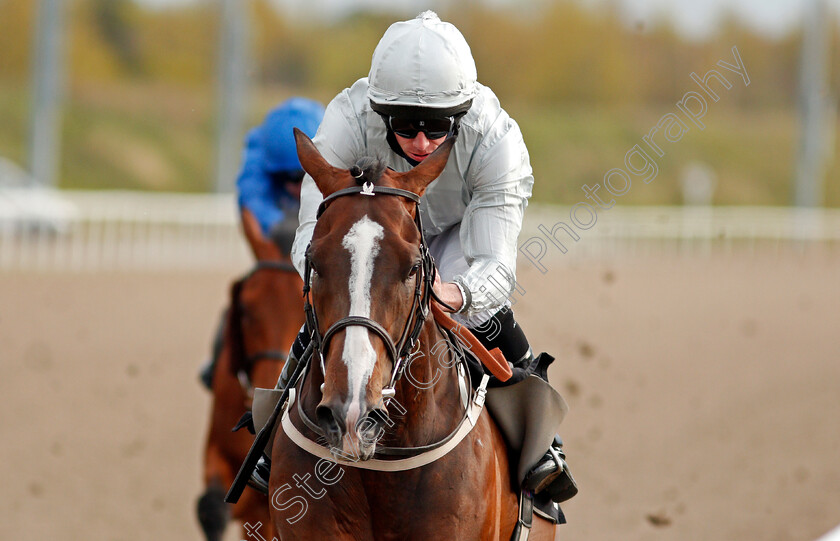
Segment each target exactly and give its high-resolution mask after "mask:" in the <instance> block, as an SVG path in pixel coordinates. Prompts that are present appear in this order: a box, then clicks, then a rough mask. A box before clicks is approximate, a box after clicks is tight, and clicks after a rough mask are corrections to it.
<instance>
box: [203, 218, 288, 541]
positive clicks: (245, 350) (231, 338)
mask: <svg viewBox="0 0 840 541" xmlns="http://www.w3.org/2000/svg"><path fill="white" fill-rule="evenodd" d="M242 223H243V229H244V231H245V237H246V238H247V239H248V243H249V244H250V246H251V249H252V251H253V253H254V256H255V257H256V259H257V263H256V266H255V267H254V268H253V269H252V270H251V272H250V273H248V274H247V275H245V276H244V277H243V278H241V279H240V280H238V281H236V282H235V283H234V284H233V285H232V287H231V295H230V307H229V309H228V311H227V315H226V318H225V330H224V343H223V344H224V345H223V348H222V350H221V353H220V355H219V359H218V364H217V366H216V370H215V374H214V377H213V389H212V391H213V405H212V409H211V412H210V427H209V430H208V435H207V445H206V448H205V453H204V484H205V487H206V491H205V493H204V495H203V496H202V497H201V498H200V499H199V504H198V515H199V522H200V523H201V525H202V528H203V530H204V533H205V535H206V537H207V539H208V540H209V541H217V540H220V539H221V538H222V533H223V532H224V529H225V526H226V525H227V522H228V521H229V520H230V517H231V516H232V517H233V518H234V519H237V520H239V521H241V522H242V523H243V525H245V524H250V525H251V526H256V525H257V524H261V526H259V527H258V531H259V532H260V534H261V535H262V536H263V537H264V538H265V539H269V540H270V539H271V537H272V535H271V531H272V529H271V526H270V517H269V513H268V500H267V499H266V497H265V496H263V495H262V494H260V493H258V492H257V491H255V490H246V491H245V493H244V494H243V495H242V498H241V499H240V501H239V502H238V503H237V504H235V505H233V506H231V507H228V505H229V504H226V503H224V495H225V492H226V491H227V488H228V486H230V484H231V482H232V481H233V478H234V475H235V474H236V472H237V471H238V469H239V466H240V465H241V464H242V461H243V460H244V459H245V455H246V454H247V453H248V449H249V448H250V446H251V442H252V441H253V437H252V436H251V434H249V433H247V430H241V431H238V432H231V429H232V428H233V427H234V426H235V425H236V423H237V421H239V419H240V418H241V416H242V415H243V414H244V413H245V412H246V411H248V410H249V409H250V407H251V398H252V393H253V388H254V387H268V388H272V387H274V386H275V385H276V384H277V378H278V377H279V375H280V371H281V370H282V368H283V364H284V363H285V361H286V358H287V356H288V350H287V348H289V347H290V346H291V344H292V342H293V341H294V339H295V336H296V335H297V332H298V330H299V329H300V326H301V325H302V324H303V315H302V311H303V304H302V300H301V294H300V292H301V288H302V286H303V284H302V282H301V279H300V277H299V276H298V274H297V272H296V271H295V269H294V267H293V266H292V265H291V262H290V261H289V257H288V255H287V254H284V253H282V252H281V250H280V249H279V248H278V246H277V245H276V244H275V243H274V242H272V241H271V240H269V239H267V238H266V237H264V236H263V235H262V232H261V230H260V227H259V225H258V223H257V221H256V219H255V218H254V217H253V215H251V214H250V213H249V212H248V211H244V212H243V213H242ZM246 528H247V527H246ZM244 535H246V536H247V535H248V532H244ZM243 538H245V539H248V538H249V537H243Z"/></svg>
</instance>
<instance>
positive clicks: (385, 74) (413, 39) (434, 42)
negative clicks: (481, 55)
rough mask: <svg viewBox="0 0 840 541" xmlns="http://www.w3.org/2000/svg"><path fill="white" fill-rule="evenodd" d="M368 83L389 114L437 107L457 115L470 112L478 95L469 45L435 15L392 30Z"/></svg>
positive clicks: (374, 101)
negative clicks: (473, 100)
mask: <svg viewBox="0 0 840 541" xmlns="http://www.w3.org/2000/svg"><path fill="white" fill-rule="evenodd" d="M368 85H369V86H368V94H367V95H368V98H369V99H370V104H371V107H372V108H373V110H374V111H376V112H378V113H380V114H384V115H395V114H396V115H400V114H405V113H406V112H409V114H410V113H411V112H412V111H415V112H416V113H418V114H419V111H423V112H425V114H426V115H428V113H429V109H433V110H434V113H435V116H438V115H439V116H452V115H456V114H459V113H464V112H466V111H467V110H468V109H469V108H470V105H471V103H472V99H473V98H474V97H475V95H476V94H477V92H478V88H477V84H476V70H475V61H474V60H473V57H472V52H471V51H470V46H469V45H467V41H466V40H465V39H464V36H463V35H461V32H459V31H458V29H457V28H455V26H453V25H452V24H450V23H447V22H443V21H441V20H440V19H439V18H438V16H437V14H436V13H435V12H433V11H425V12H423V13H421V14H420V15H418V16H417V17H416V18H415V19H411V20H408V21H401V22H397V23H394V24H392V25H391V26H390V27H389V28H388V30H387V31H386V32H385V35H384V36H382V39H381V40H379V44H378V45H377V46H376V49H375V50H374V51H373V59H372V61H371V66H370V74H369V75H368ZM417 110H419V111H417Z"/></svg>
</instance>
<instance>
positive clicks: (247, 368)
mask: <svg viewBox="0 0 840 541" xmlns="http://www.w3.org/2000/svg"><path fill="white" fill-rule="evenodd" d="M262 270H270V271H277V272H297V270H296V269H295V268H294V266H293V265H292V264H291V263H287V262H285V261H257V263H256V264H255V265H254V267H253V268H252V269H251V270H250V271H248V273H247V274H246V275H245V276H243V277H242V278H240V279H239V280H237V282H236V283H235V284H234V285H233V295H232V296H233V299H232V300H233V302H232V304H231V315H230V317H231V330H232V339H233V348H234V351H236V355H237V358H238V359H239V363H238V364H239V367H238V370H237V371H236V377H237V379H238V380H239V384H240V385H241V386H242V390H243V391H245V394H246V395H248V397H253V395H254V384H253V382H252V381H251V369H252V368H253V367H254V365H255V364H256V363H257V362H259V361H262V360H273V361H283V362H286V360H287V359H288V358H289V353H288V352H287V351H280V350H273V349H269V350H264V351H258V352H256V353H252V354H251V355H248V354H247V352H246V351H245V333H244V331H243V329H242V314H241V311H240V308H239V296H240V294H241V292H242V287H243V286H244V285H245V283H246V282H247V281H248V280H250V279H251V278H252V277H253V276H254V275H255V274H256V273H257V272H259V271H262Z"/></svg>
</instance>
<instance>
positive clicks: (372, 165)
mask: <svg viewBox="0 0 840 541" xmlns="http://www.w3.org/2000/svg"><path fill="white" fill-rule="evenodd" d="M383 173H385V163H384V162H383V161H382V160H380V159H379V158H375V157H373V156H364V157H362V158H359V159H358V160H357V161H356V163H355V165H353V167H351V168H350V174H351V175H353V178H354V179H356V184H358V185H359V186H361V185H362V184H364V183H365V182H370V183H371V184H376V183H377V182H378V181H379V179H380V178H382V174H383Z"/></svg>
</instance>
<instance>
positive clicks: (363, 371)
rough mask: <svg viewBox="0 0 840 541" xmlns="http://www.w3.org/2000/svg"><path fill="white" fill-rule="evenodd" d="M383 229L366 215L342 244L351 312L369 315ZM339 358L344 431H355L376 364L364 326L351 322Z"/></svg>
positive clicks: (349, 232) (363, 315)
mask: <svg viewBox="0 0 840 541" xmlns="http://www.w3.org/2000/svg"><path fill="white" fill-rule="evenodd" d="M383 233H384V229H383V228H382V226H381V225H379V224H378V223H376V222H374V221H373V220H371V219H370V218H368V217H367V215H365V216H363V217H362V219H361V220H359V221H358V222H356V223H355V224H353V227H351V228H350V231H348V232H347V234H346V235H344V239H343V240H342V241H341V245H342V246H343V247H344V248H345V249H346V250H347V251H348V252H350V280H349V283H348V290H349V291H350V314H349V315H351V316H362V317H368V318H369V317H370V288H371V279H372V278H373V263H374V260H375V259H376V255H377V254H378V253H379V240H380V239H382V237H383ZM342 359H343V360H344V364H346V365H347V386H348V393H349V395H350V406H349V407H348V409H347V432H348V433H349V434H352V433H353V432H355V425H356V423H357V422H358V420H359V415H360V413H361V402H362V399H363V397H364V390H365V386H366V385H367V382H368V380H369V379H370V375H371V373H373V367H374V365H375V364H376V352H375V351H374V349H373V345H372V344H371V342H370V334H369V333H368V330H367V329H366V328H365V327H359V326H350V327H347V329H346V334H345V337H344V351H343V352H342Z"/></svg>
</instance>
